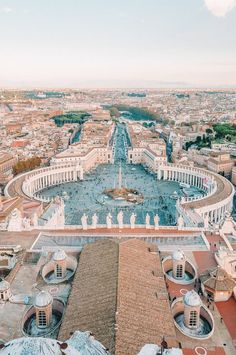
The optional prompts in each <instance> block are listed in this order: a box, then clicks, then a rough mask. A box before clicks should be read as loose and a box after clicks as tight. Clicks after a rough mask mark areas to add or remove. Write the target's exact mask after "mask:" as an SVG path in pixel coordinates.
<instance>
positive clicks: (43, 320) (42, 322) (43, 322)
mask: <svg viewBox="0 0 236 355" xmlns="http://www.w3.org/2000/svg"><path fill="white" fill-rule="evenodd" d="M38 322H39V323H38V326H39V327H46V326H47V318H46V313H45V311H39V317H38Z"/></svg>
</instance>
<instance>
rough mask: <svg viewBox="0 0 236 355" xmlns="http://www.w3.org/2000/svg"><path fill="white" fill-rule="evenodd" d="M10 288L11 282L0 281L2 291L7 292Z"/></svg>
mask: <svg viewBox="0 0 236 355" xmlns="http://www.w3.org/2000/svg"><path fill="white" fill-rule="evenodd" d="M9 288H10V284H9V282H7V281H6V280H1V279H0V291H1V292H2V291H6V290H8V289H9Z"/></svg>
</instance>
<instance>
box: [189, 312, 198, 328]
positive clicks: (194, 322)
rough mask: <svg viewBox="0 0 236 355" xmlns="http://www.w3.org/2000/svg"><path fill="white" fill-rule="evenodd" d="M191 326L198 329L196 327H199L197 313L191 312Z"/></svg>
mask: <svg viewBox="0 0 236 355" xmlns="http://www.w3.org/2000/svg"><path fill="white" fill-rule="evenodd" d="M189 325H190V327H196V325H197V311H190V315H189Z"/></svg>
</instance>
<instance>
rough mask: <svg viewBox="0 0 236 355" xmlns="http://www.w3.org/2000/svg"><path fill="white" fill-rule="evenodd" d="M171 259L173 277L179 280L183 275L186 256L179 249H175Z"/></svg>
mask: <svg viewBox="0 0 236 355" xmlns="http://www.w3.org/2000/svg"><path fill="white" fill-rule="evenodd" d="M172 260H173V277H174V278H175V279H178V280H181V279H183V278H184V276H185V264H186V258H185V255H184V253H183V252H182V251H181V250H176V251H174V252H173V255H172Z"/></svg>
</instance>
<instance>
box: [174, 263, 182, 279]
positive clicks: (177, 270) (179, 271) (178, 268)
mask: <svg viewBox="0 0 236 355" xmlns="http://www.w3.org/2000/svg"><path fill="white" fill-rule="evenodd" d="M176 277H179V278H182V277H183V265H177V269H176Z"/></svg>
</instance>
